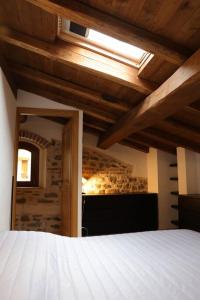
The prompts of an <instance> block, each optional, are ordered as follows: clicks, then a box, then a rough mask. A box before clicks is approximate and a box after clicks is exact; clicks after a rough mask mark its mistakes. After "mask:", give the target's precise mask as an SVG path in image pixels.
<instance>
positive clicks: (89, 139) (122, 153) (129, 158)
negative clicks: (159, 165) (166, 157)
mask: <svg viewBox="0 0 200 300" xmlns="http://www.w3.org/2000/svg"><path fill="white" fill-rule="evenodd" d="M97 142H98V138H97V137H96V136H95V135H93V134H90V133H84V134H83V145H84V146H87V147H91V148H94V149H96V150H97V151H101V152H102V153H105V154H108V155H110V156H112V157H114V158H116V159H119V160H121V161H123V162H125V163H128V164H131V165H132V166H133V173H132V176H135V177H147V154H146V153H144V152H141V151H137V150H135V149H133V148H130V147H126V146H123V145H120V144H115V145H113V146H112V147H110V148H109V149H107V150H103V149H100V148H96V145H97Z"/></svg>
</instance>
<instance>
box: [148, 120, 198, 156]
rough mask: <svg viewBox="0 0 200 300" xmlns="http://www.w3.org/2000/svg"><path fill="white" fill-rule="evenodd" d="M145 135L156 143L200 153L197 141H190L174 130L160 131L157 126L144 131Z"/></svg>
mask: <svg viewBox="0 0 200 300" xmlns="http://www.w3.org/2000/svg"><path fill="white" fill-rule="evenodd" d="M144 132H145V134H147V135H148V136H149V137H150V138H153V139H157V141H158V142H162V143H163V142H164V143H166V142H167V144H170V145H172V146H173V147H175V148H177V147H184V148H187V149H189V150H193V151H196V152H200V142H199V141H194V140H193V141H191V140H190V139H188V136H187V138H186V135H185V136H184V135H182V136H181V135H179V133H178V132H175V130H172V128H170V129H169V128H168V130H163V128H162V130H161V127H160V126H159V127H158V129H157V128H147V129H146V130H145V131H144Z"/></svg>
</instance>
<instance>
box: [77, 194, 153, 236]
mask: <svg viewBox="0 0 200 300" xmlns="http://www.w3.org/2000/svg"><path fill="white" fill-rule="evenodd" d="M83 203H84V207H83V222H82V224H83V227H84V230H85V232H83V234H86V235H102V234H115V233H126V232H136V231H146V230H156V229H157V228H158V200H157V194H147V193H144V194H142V193H134V194H116V195H84V196H83Z"/></svg>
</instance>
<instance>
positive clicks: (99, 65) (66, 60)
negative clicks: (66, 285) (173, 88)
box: [0, 26, 157, 95]
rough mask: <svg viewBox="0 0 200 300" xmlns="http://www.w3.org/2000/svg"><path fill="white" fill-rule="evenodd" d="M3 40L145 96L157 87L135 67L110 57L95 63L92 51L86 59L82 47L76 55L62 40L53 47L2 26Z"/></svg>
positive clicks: (0, 39) (0, 36) (0, 37)
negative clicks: (142, 77)
mask: <svg viewBox="0 0 200 300" xmlns="http://www.w3.org/2000/svg"><path fill="white" fill-rule="evenodd" d="M0 41H2V42H5V43H7V44H10V45H14V46H16V47H19V48H22V49H25V50H27V51H30V52H31V53H35V54H38V55H40V56H42V57H44V58H48V59H50V60H53V61H56V62H60V63H62V64H65V65H67V66H72V67H73V68H76V69H78V70H84V71H86V72H88V73H91V74H94V75H97V76H99V77H102V78H106V79H109V80H110V81H113V82H116V83H118V84H121V85H123V86H126V87H129V88H132V89H133V90H137V91H139V92H141V93H143V94H146V95H149V94H150V93H151V92H152V91H153V90H155V89H156V87H157V84H155V83H152V82H149V81H147V80H144V79H140V78H139V77H138V76H137V73H138V71H137V69H135V68H130V67H128V66H126V65H123V64H121V63H117V62H114V63H113V61H112V59H108V58H107V59H106V61H105V58H104V57H103V58H102V59H99V58H100V57H101V55H96V57H97V60H95V58H94V55H95V54H94V53H92V52H91V57H89V50H88V51H87V56H85V55H84V54H83V53H82V50H81V48H80V51H79V52H78V51H77V49H78V47H75V49H76V50H75V51H76V52H74V51H72V49H73V47H71V45H69V44H67V43H66V42H63V41H60V40H57V41H56V42H55V43H54V44H48V43H46V42H43V41H39V40H36V39H34V38H31V37H28V36H26V35H24V34H20V33H17V32H14V31H12V30H10V29H8V28H5V27H3V26H1V27H0ZM108 62H110V63H108ZM117 66H118V68H117ZM130 70H131V71H130Z"/></svg>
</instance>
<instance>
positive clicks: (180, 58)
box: [27, 0, 189, 65]
mask: <svg viewBox="0 0 200 300" xmlns="http://www.w3.org/2000/svg"><path fill="white" fill-rule="evenodd" d="M27 1H28V2H30V3H32V4H34V5H36V6H38V7H40V8H42V9H44V10H46V11H48V12H50V13H52V14H57V15H58V16H62V17H64V18H66V19H69V20H71V21H73V22H76V23H78V24H80V25H83V26H85V27H88V28H92V29H95V30H97V31H100V32H102V33H104V34H108V35H110V36H112V37H114V38H117V39H119V40H121V41H124V42H127V43H130V44H133V45H135V46H137V47H140V48H142V49H144V50H146V51H148V52H150V53H153V54H156V55H159V56H162V57H163V58H164V59H166V60H167V61H169V62H171V63H174V64H178V65H180V64H182V63H183V62H184V61H185V59H186V57H187V56H188V55H189V53H188V49H185V48H184V49H183V48H182V47H181V48H180V46H179V45H176V44H175V43H173V42H171V41H169V40H167V39H163V38H162V37H161V36H159V35H156V34H153V33H151V32H149V31H147V30H144V29H142V28H139V27H136V26H134V25H131V24H128V23H126V22H123V21H121V20H119V19H117V18H115V17H113V16H111V15H108V14H105V13H102V12H100V11H98V10H96V9H94V8H91V7H89V6H87V5H85V4H83V3H80V2H77V1H69V0H68V1H59V0H54V1H45V0H27Z"/></svg>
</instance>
